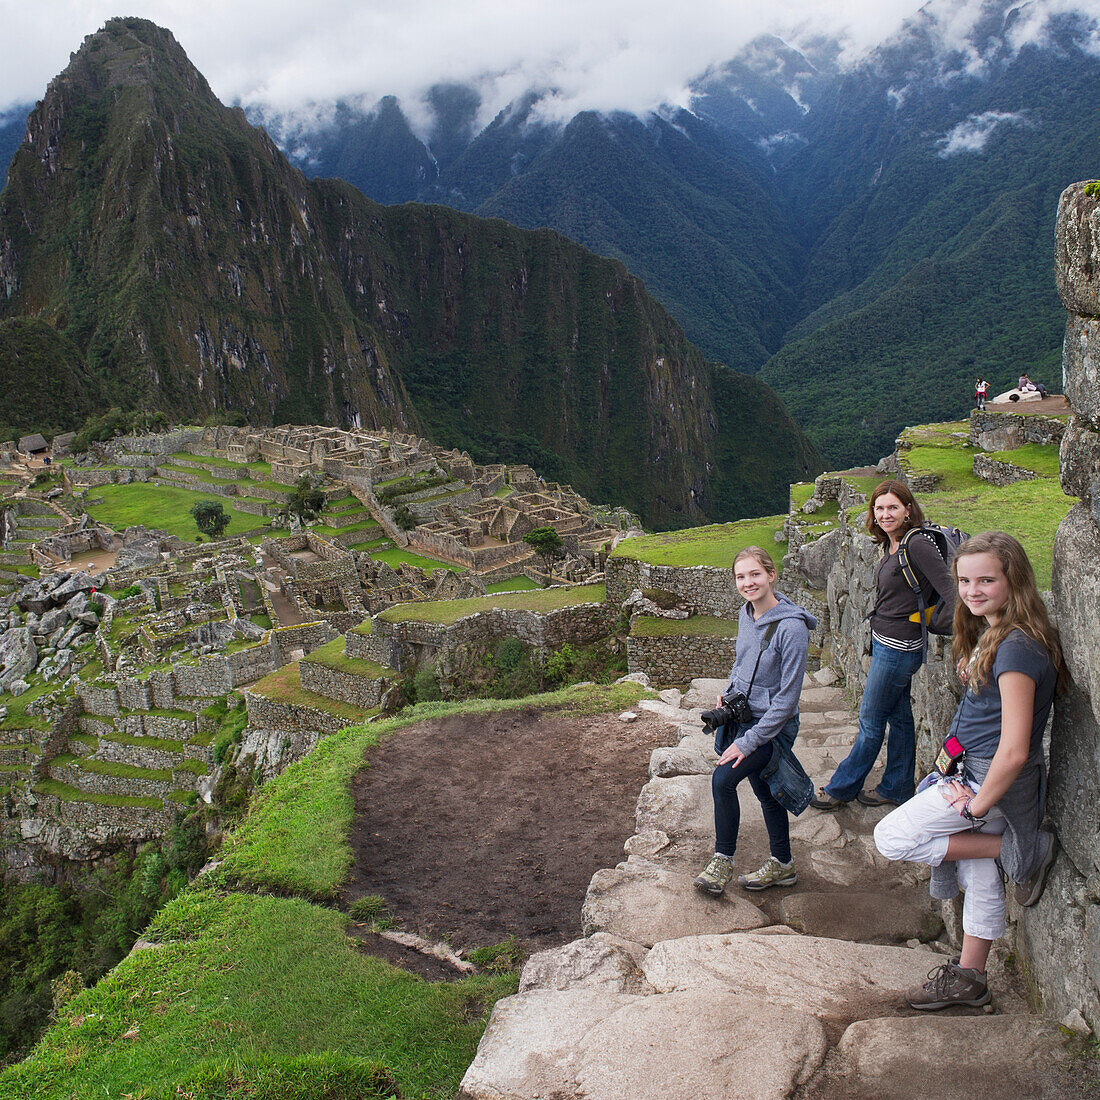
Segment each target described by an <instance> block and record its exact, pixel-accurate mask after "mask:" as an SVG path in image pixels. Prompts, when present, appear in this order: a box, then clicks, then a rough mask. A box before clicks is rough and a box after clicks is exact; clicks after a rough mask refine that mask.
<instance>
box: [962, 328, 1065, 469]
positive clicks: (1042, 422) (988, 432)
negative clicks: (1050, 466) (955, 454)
mask: <svg viewBox="0 0 1100 1100" xmlns="http://www.w3.org/2000/svg"><path fill="white" fill-rule="evenodd" d="M1070 327H1071V328H1072V327H1073V321H1072V320H1071V321H1070ZM1079 331H1080V328H1078V329H1075V330H1074V332H1075V335H1076V334H1078V333H1079ZM1071 342H1072V339H1071V335H1070V332H1069V330H1067V333H1066V345H1065V346H1066V348H1067V349H1068V348H1069V346H1070V343H1071ZM1067 354H1068V352H1067ZM1067 385H1068V383H1067ZM1066 397H1067V398H1069V390H1068V389H1067V391H1066ZM1065 430H1066V422H1065V421H1064V420H1061V419H1059V418H1058V417H1056V416H1038V415H1031V416H1028V415H1026V414H1024V413H1009V412H1003V413H1002V412H989V411H988V410H987V411H985V412H983V411H981V410H980V409H974V410H973V411H972V412H971V413H970V444H971V446H973V447H980V448H981V449H982V450H983V451H1014V450H1015V449H1016V448H1017V447H1022V446H1024V444H1025V443H1061V441H1062V435H1063V433H1064V432H1065Z"/></svg>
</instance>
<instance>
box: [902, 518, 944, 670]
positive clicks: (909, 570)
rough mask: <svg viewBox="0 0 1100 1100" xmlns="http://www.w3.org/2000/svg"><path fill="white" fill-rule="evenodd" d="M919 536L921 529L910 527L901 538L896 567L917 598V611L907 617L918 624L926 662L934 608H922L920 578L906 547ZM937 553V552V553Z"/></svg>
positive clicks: (922, 599) (922, 594) (922, 595)
mask: <svg viewBox="0 0 1100 1100" xmlns="http://www.w3.org/2000/svg"><path fill="white" fill-rule="evenodd" d="M919 534H921V528H919V527H910V528H909V530H908V531H906V532H905V534H904V535H902V536H901V541H900V542H899V543H898V565H899V567H900V568H901V575H902V576H903V577H904V578H905V583H906V584H907V585H909V587H910V588H911V589H912V590H913V592H914V593H915V594H916V597H917V610H916V613H915V614H913V615H910V616H909V620H910V622H917V623H920V640H921V646H922V648H923V651H924V660H925V661H927V660H928V624H929V622H930V621H931V619H932V615H933V613H934V612H935V610H936V609H935V608H934V607H925V606H924V593H923V592H922V591H921V587H920V577H918V576H917V571H916V570H915V569H914V568H913V565H912V563H911V562H910V561H909V553H908V549H907V548H908V546H909V540H910V539H911V538H912V537H913V536H914V535H919ZM938 552H939V551H938V550H937V553H938Z"/></svg>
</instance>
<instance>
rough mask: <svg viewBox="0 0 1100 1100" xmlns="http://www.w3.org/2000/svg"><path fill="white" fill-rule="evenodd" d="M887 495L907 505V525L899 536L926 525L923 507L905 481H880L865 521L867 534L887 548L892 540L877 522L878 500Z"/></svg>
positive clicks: (868, 506)
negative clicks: (876, 508) (876, 509)
mask: <svg viewBox="0 0 1100 1100" xmlns="http://www.w3.org/2000/svg"><path fill="white" fill-rule="evenodd" d="M887 493H892V494H893V495H894V496H896V497H897V498H898V500H900V501H901V502H902V504H904V505H905V511H906V513H907V515H906V517H905V525H904V526H903V527H902V529H901V531H900V532H898V534H899V536H900V535H904V534H905V532H906V531H908V530H910V528H913V527H920V526H922V525H923V524H924V512H923V511H921V506H920V505H919V504H918V503H917V498H916V497H915V496H913V494H912V492H911V491H910V489H909V486H908V485H906V484H905V482H904V481H897V480H895V479H894V478H890V479H889V480H887V481H880V482H879V483H878V485H876V486H875V490H874V492H873V493H872V494H871V499H870V500H868V501H867V518H866V520H865V523H866V526H867V534H869V535H870V536H871V538H873V539H874V540H875V542H877V543H878V544H879V546H885V545H886V544H887V543H888V542H889V541H890V539H889V536H888V535H887V534H886V532H885V531H884V530H883V529H882V528H881V527H879V525H878V524H877V523H876V522H875V501H876V500H878V498H879V497H881V496H885V495H886V494H887Z"/></svg>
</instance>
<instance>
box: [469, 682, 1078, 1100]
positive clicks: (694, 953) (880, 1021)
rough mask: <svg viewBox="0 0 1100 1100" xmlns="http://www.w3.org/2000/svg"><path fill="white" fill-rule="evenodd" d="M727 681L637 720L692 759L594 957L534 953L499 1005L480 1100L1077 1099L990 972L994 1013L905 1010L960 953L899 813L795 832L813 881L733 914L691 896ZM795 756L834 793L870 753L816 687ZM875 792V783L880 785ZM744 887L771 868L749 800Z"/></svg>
mask: <svg viewBox="0 0 1100 1100" xmlns="http://www.w3.org/2000/svg"><path fill="white" fill-rule="evenodd" d="M724 686H725V684H724V682H723V681H716V680H696V681H693V683H692V685H691V688H690V690H689V691H688V692H687V693H686V694H685V695H683V696H681V693H680V692H678V691H673V692H662V693H661V701H656V700H653V701H643V702H642V703H641V704H640V705H639V706H640V708H645V709H648V710H652V711H655V712H656V713H658V714H659V715H661V716H663V717H664V718H665V719H666V720H667V721H668V723H669V725H670V733H671V739H672V740H675V741H676V743H675V744H673V745H670V746H669V747H667V748H661V749H657V750H655V751H654V753H653V756H652V759H651V761H650V776H651V778H650V781H649V782H648V783H647V784H646V786H645V787H644V788H643V789H642V791H641V794H640V796H639V798H638V805H637V813H636V822H635V833H634V835H633V836H631V837H629V838H628V839H627V840H626V843H625V845H624V849H625V853H626V859H625V860H624V862H622V863H620V864H619V865H618V866H617V867H615V868H609V869H605V870H601V871H598V872H597V873H596V874H595V875H594V876H593V878H592V881H591V884H590V886H589V889H588V893H587V896H586V898H585V901H584V906H583V911H582V926H583V932H584V938H582V939H578V940H575V941H573V942H572V943H569V944H566V945H565V946H564V947H562V948H559V949H555V950H552V951H547V952H543V953H541V954H539V955H535V956H533V957H532V958H531V959H530V960H529V961H528V963H527V965H526V966H525V968H524V970H523V974H522V977H521V980H520V988H519V992H518V994H517V995H515V996H513V997H509V998H506V999H504V1000H502V1001H499V1002H498V1003H497V1005H496V1008H495V1009H494V1011H493V1015H492V1019H491V1020H490V1023H489V1026H488V1028H487V1029H486V1032H485V1035H484V1037H483V1038H482V1041H481V1045H480V1047H479V1048H478V1053H477V1056H476V1057H475V1059H474V1061H473V1064H472V1065H471V1066H470V1068H469V1070H468V1071H467V1073H466V1076H465V1078H464V1079H463V1082H462V1088H461V1091H460V1093H459V1096H460V1097H461V1098H464V1100H513V1098H514V1100H536V1098H538V1100H565V1098H568V1100H625V1098H629V1100H649V1098H653V1100H658V1098H660V1100H680V1098H683V1100H688V1098H691V1100H704V1098H714V1100H719V1098H721V1100H735V1098H742V1097H743V1098H745V1100H770V1098H787V1097H790V1098H795V1100H825V1098H826V1097H829V1098H837V1097H843V1098H846V1100H848V1098H853V1100H872V1098H878V1097H882V1096H890V1097H892V1098H893V1100H906V1098H910V1097H912V1098H913V1100H917V1098H918V1097H919V1098H921V1100H929V1098H944V1100H947V1098H951V1100H954V1098H956V1097H957V1098H958V1100H964V1098H966V1100H969V1098H971V1097H974V1096H981V1095H986V1094H989V1093H990V1092H991V1091H995V1092H996V1094H997V1095H998V1097H999V1098H1000V1100H1016V1098H1020V1100H1022V1098H1024V1097H1028V1098H1039V1100H1063V1098H1069V1097H1077V1096H1080V1095H1081V1089H1082V1082H1081V1080H1080V1074H1081V1072H1082V1067H1081V1063H1080V1060H1079V1059H1075V1058H1074V1057H1073V1055H1071V1054H1070V1053H1069V1052H1068V1051H1067V1049H1066V1047H1065V1045H1064V1041H1063V1040H1064V1037H1063V1035H1062V1033H1061V1032H1060V1031H1059V1029H1058V1028H1057V1027H1056V1026H1055V1025H1053V1024H1051V1023H1050V1022H1048V1021H1045V1020H1043V1019H1042V1018H1040V1017H1038V1016H1035V1015H1033V1014H1031V1012H1030V1011H1029V1008H1028V1005H1027V1003H1026V1001H1025V1000H1024V998H1023V996H1022V994H1021V989H1020V983H1019V979H1018V978H1017V976H1016V975H1015V974H1013V973H1011V972H1010V971H1006V969H1005V967H1004V966H1003V965H1002V963H1001V961H1000V959H999V957H998V956H996V955H995V957H994V958H993V959H992V960H991V966H990V971H989V980H990V986H991V988H992V989H993V990H994V999H993V1003H992V1005H991V1006H987V1007H986V1008H985V1009H980V1008H979V1009H971V1008H954V1009H949V1010H946V1011H943V1012H939V1013H932V1014H924V1013H919V1012H915V1011H913V1010H911V1009H909V1008H908V1007H906V1006H905V1004H904V1002H903V1000H902V993H903V992H904V990H905V989H906V988H908V987H909V986H912V985H916V984H920V983H921V982H923V981H924V980H925V978H926V976H927V974H928V973H929V971H931V970H932V969H933V968H935V967H937V966H939V965H940V964H941V963H943V962H944V961H946V958H947V957H948V956H949V955H950V954H952V953H953V951H952V948H951V946H950V944H949V942H948V937H947V934H946V930H945V929H944V925H943V922H942V920H941V918H940V915H939V910H938V906H937V907H936V909H933V906H932V903H931V902H930V900H929V897H928V893H927V884H926V883H927V877H928V876H927V871H926V870H925V869H923V868H920V867H918V866H914V865H911V864H891V863H889V862H887V861H886V860H884V859H883V858H882V857H881V856H880V855H879V854H878V852H877V850H876V849H875V846H874V842H873V838H872V830H873V829H874V826H875V824H876V822H877V821H878V820H879V819H880V818H881V817H882V816H883V815H884V814H885V813H886V810H885V809H870V808H867V807H864V806H861V805H859V804H858V803H855V802H853V803H851V805H850V806H848V807H845V808H844V809H842V810H841V811H839V812H838V813H833V814H829V813H821V812H818V811H816V810H814V809H812V808H811V809H807V810H806V812H805V813H804V814H802V815H801V816H800V817H798V818H795V819H792V828H791V838H792V848H793V851H794V858H795V863H796V867H797V870H798V883H797V885H795V886H793V887H790V888H783V889H781V888H772V889H770V890H766V891H763V892H760V893H752V892H749V891H745V890H742V889H740V888H738V887H737V886H736V884H734V885H733V886H732V887H731V888H729V889H728V890H727V891H726V894H725V895H724V896H723V897H721V898H709V897H706V896H705V895H702V894H700V893H699V892H698V891H696V890H695V889H694V888H693V887H692V878H693V877H694V875H695V874H696V873H697V872H698V870H699V869H700V868H701V867H702V866H703V865H704V864H705V863H706V861H707V859H708V858H709V856H710V854H711V852H712V851H713V844H714V831H713V810H712V801H711V794H710V773H711V771H712V770H713V767H714V760H715V756H714V753H713V751H712V739H711V738H710V737H709V736H707V735H706V734H704V733H703V732H702V728H701V724H700V722H699V715H700V713H701V711H702V710H703V709H706V708H708V707H711V706H713V705H714V699H715V696H716V694H717V692H718V691H719V690H721V689H722V688H723V687H724ZM801 713H802V728H801V733H800V735H799V738H798V742H797V743H796V746H795V751H796V753H797V754H798V756H799V759H800V760H801V761H802V763H803V765H804V766H805V768H806V770H807V772H809V774H810V776H811V777H812V778H813V779H814V780H815V782H816V783H817V784H820V783H821V782H823V781H824V780H825V779H826V778H828V776H829V775H830V774H831V773H832V770H833V768H834V767H835V766H836V764H837V763H838V762H839V761H840V759H842V758H843V756H844V755H845V754H846V753H847V751H848V747H849V746H850V745H851V743H852V741H853V740H854V738H855V733H856V725H855V721H856V719H855V716H854V714H853V713H852V712H851V710H850V708H849V705H848V702H847V700H846V699H845V696H844V694H843V692H842V691H841V690H839V689H837V688H835V687H827V686H821V685H819V684H818V683H816V682H815V681H814V680H813V679H811V678H810V677H807V678H806V681H805V685H804V688H803V692H802V701H801ZM877 778H878V773H873V774H872V777H871V779H870V780H869V782H868V785H871V784H872V783H873V782H874V781H875V780H877ZM740 798H741V807H742V820H741V831H740V838H739V846H738V852H737V855H736V860H735V863H736V870H737V873H743V872H745V871H750V870H754V869H755V868H756V867H758V866H759V865H760V864H761V863H762V862H763V861H764V859H765V858H766V857H767V855H768V850H767V834H766V832H765V830H764V824H763V820H762V818H761V815H760V808H759V804H758V802H757V801H756V799H755V797H754V796H753V794H752V791H751V789H750V788H749V786H748V784H747V783H745V784H742V786H741V788H740Z"/></svg>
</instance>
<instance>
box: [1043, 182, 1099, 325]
mask: <svg viewBox="0 0 1100 1100" xmlns="http://www.w3.org/2000/svg"><path fill="white" fill-rule="evenodd" d="M1085 186H1086V185H1085V184H1084V183H1074V184H1071V185H1070V186H1069V187H1067V188H1066V189H1065V190H1064V191H1063V192H1062V195H1061V198H1060V199H1059V200H1058V221H1057V224H1056V225H1055V229H1054V280H1055V283H1056V284H1057V287H1058V293H1059V294H1060V295H1061V298H1062V302H1063V303H1064V305H1065V307H1066V309H1068V310H1069V311H1070V313H1084V314H1087V315H1088V316H1090V317H1097V316H1100V199H1097V198H1095V197H1093V196H1089V195H1086V194H1085Z"/></svg>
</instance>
